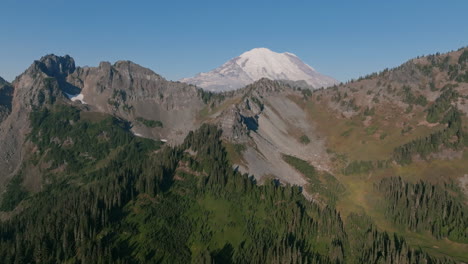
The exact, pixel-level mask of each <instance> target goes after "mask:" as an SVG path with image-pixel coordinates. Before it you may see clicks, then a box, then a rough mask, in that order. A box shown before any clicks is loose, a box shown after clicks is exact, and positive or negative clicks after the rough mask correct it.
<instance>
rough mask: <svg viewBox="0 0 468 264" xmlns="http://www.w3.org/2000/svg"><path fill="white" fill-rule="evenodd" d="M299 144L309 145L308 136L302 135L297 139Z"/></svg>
mask: <svg viewBox="0 0 468 264" xmlns="http://www.w3.org/2000/svg"><path fill="white" fill-rule="evenodd" d="M299 142H301V143H302V144H304V145H307V144H309V143H310V139H309V137H308V136H306V135H302V136H301V137H300V138H299Z"/></svg>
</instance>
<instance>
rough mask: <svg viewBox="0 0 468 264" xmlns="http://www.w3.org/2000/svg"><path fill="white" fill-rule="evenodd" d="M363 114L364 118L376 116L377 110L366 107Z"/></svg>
mask: <svg viewBox="0 0 468 264" xmlns="http://www.w3.org/2000/svg"><path fill="white" fill-rule="evenodd" d="M363 114H364V116H373V115H374V114H375V109H374V108H373V107H371V108H369V107H366V109H365V110H364V113H363Z"/></svg>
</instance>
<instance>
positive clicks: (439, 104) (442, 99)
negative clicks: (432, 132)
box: [427, 87, 458, 123]
mask: <svg viewBox="0 0 468 264" xmlns="http://www.w3.org/2000/svg"><path fill="white" fill-rule="evenodd" d="M457 97H458V93H457V92H456V91H454V90H453V89H452V88H450V87H449V88H447V89H445V90H444V91H443V92H442V94H441V95H440V96H439V97H438V98H437V99H436V101H435V102H434V104H432V105H431V106H429V108H428V109H427V121H428V122H430V123H437V122H439V121H440V119H441V118H442V116H443V115H444V114H445V112H446V111H447V110H448V109H449V108H450V107H451V106H452V105H451V103H452V101H453V100H454V99H456V98H457Z"/></svg>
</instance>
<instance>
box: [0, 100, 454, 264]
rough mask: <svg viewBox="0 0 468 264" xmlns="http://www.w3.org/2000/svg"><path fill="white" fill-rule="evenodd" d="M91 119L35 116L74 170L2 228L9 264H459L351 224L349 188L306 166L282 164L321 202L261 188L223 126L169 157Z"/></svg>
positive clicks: (358, 220) (281, 188) (45, 153)
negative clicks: (345, 203) (238, 165)
mask: <svg viewBox="0 0 468 264" xmlns="http://www.w3.org/2000/svg"><path fill="white" fill-rule="evenodd" d="M89 115H90V113H83V112H80V111H79V110H77V109H76V108H72V107H66V106H56V107H54V108H51V109H44V110H41V111H37V112H33V113H32V114H31V126H32V131H33V133H32V134H31V135H30V139H31V141H33V143H34V144H36V145H37V148H38V151H37V153H36V155H38V156H40V158H39V159H40V160H41V161H42V160H44V159H45V158H47V161H48V162H50V163H51V164H64V165H65V166H66V168H67V170H65V171H60V170H57V171H54V172H52V171H50V170H48V171H47V172H46V173H54V174H55V175H56V177H55V179H56V180H54V181H51V182H50V183H47V184H45V185H44V186H43V188H42V191H40V192H38V193H36V194H29V197H30V198H28V199H26V200H24V201H23V202H22V203H21V205H22V210H21V211H20V212H18V213H17V214H16V215H14V216H11V218H9V219H7V220H6V221H3V222H0V259H2V261H3V262H4V263H362V262H368V261H371V262H373V263H394V262H395V260H401V262H403V263H421V262H422V263H424V262H426V263H453V262H452V261H451V260H449V259H441V258H436V257H433V256H430V255H428V254H427V253H426V252H423V251H421V250H420V249H416V248H412V247H410V246H408V245H407V243H406V242H405V240H404V239H403V238H402V237H399V236H397V235H395V234H393V233H386V232H382V231H380V230H379V229H377V228H375V227H374V225H373V223H372V222H371V221H370V219H368V218H367V217H366V216H364V215H355V214H352V215H350V216H348V218H347V220H346V223H344V222H343V221H342V219H341V216H340V213H338V212H337V211H336V210H335V207H334V204H335V201H336V200H337V197H338V196H339V195H340V194H341V193H342V192H344V191H345V189H344V187H343V186H342V185H341V183H340V182H339V181H338V180H337V179H336V178H335V177H334V176H333V175H331V174H328V173H324V172H320V171H317V170H316V169H315V168H314V167H313V166H311V165H310V164H308V163H307V162H306V161H304V160H301V159H298V158H296V157H292V156H287V155H284V156H283V158H284V159H285V161H286V162H288V163H289V164H290V165H291V166H292V167H294V168H295V169H296V170H298V171H299V172H300V173H302V174H304V175H305V176H306V177H307V178H308V180H309V185H308V186H307V193H308V194H309V195H310V197H312V198H311V199H312V200H313V201H314V202H310V201H308V200H306V198H305V197H304V195H303V193H302V188H300V187H297V186H289V185H283V184H281V183H280V182H279V181H277V180H274V181H267V182H265V184H263V185H261V186H260V185H257V184H256V181H255V179H254V178H253V177H252V176H249V175H246V174H244V175H243V174H241V173H239V172H237V171H235V170H233V169H232V164H231V162H230V161H229V159H228V153H227V151H226V149H225V147H224V145H223V143H222V141H221V131H219V130H218V129H217V128H216V127H215V126H210V125H206V124H205V125H202V126H201V127H200V128H199V129H198V130H197V131H194V132H190V133H189V134H188V135H187V137H186V139H185V140H184V142H183V143H182V144H181V145H180V146H176V147H171V146H164V147H163V148H160V144H159V142H153V141H151V140H144V139H140V138H138V137H134V136H133V135H132V134H131V133H130V132H129V131H128V124H127V123H126V122H123V121H121V120H118V119H116V118H112V117H100V118H95V117H93V118H90V116H89ZM78 135H80V137H78ZM232 148H233V149H234V150H235V151H240V152H242V151H243V150H244V149H245V146H243V145H239V146H232ZM157 150H158V151H157ZM189 150H190V151H189ZM110 152H115V154H114V155H112V156H111V157H108V155H105V154H106V153H107V154H108V153H110ZM84 153H86V155H84ZM83 156H84V157H83ZM89 157H93V159H90V158H89ZM104 160H106V162H103V161H104ZM97 163H99V164H100V166H97ZM71 167H73V170H70V169H69V168H71ZM18 181H19V182H21V180H18ZM15 188H16V187H15ZM23 198H24V197H23ZM324 201H325V202H324ZM15 203H16V204H17V202H15ZM11 207H15V205H12V206H10V208H11ZM454 234H455V233H453V234H452V235H451V234H449V235H450V236H451V237H452V236H453V235H454Z"/></svg>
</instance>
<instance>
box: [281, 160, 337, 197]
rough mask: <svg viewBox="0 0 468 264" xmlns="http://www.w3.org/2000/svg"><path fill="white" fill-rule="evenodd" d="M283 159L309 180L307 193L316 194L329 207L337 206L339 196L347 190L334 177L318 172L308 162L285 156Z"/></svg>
mask: <svg viewBox="0 0 468 264" xmlns="http://www.w3.org/2000/svg"><path fill="white" fill-rule="evenodd" d="M283 159H284V161H286V162H287V163H288V164H289V165H291V166H292V167H293V168H295V169H296V170H297V171H299V172H300V173H301V174H303V175H304V176H305V177H306V178H307V181H308V183H309V184H308V187H307V191H308V192H309V193H316V194H318V195H320V199H321V200H324V201H325V202H326V203H327V204H328V205H335V203H336V201H337V199H338V195H339V194H341V193H343V192H344V190H345V189H344V186H343V185H341V184H340V183H339V182H338V180H337V179H336V178H335V177H334V176H333V175H331V174H329V173H327V172H318V171H316V170H315V168H314V166H312V165H310V164H309V163H308V162H307V161H305V160H302V159H299V158H296V157H293V156H290V155H284V154H283Z"/></svg>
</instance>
